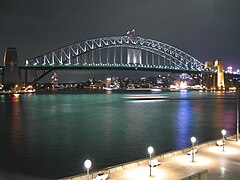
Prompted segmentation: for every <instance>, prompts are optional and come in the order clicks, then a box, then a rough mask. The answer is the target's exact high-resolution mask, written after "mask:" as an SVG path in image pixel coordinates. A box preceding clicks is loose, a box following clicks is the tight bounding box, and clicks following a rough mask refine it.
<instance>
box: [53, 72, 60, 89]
mask: <svg viewBox="0 0 240 180" xmlns="http://www.w3.org/2000/svg"><path fill="white" fill-rule="evenodd" d="M52 87H53V88H58V87H59V84H58V75H57V73H56V72H53V75H52Z"/></svg>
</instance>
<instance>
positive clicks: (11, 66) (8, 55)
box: [3, 48, 20, 86]
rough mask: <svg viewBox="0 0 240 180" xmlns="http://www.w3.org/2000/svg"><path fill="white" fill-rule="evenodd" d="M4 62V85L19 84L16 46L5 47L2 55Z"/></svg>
mask: <svg viewBox="0 0 240 180" xmlns="http://www.w3.org/2000/svg"><path fill="white" fill-rule="evenodd" d="M3 63H4V77H3V83H4V86H13V85H19V81H20V75H19V73H20V71H19V64H18V52H17V49H16V48H7V50H6V51H5V52H4V57H3Z"/></svg>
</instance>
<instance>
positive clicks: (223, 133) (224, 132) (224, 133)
mask: <svg viewBox="0 0 240 180" xmlns="http://www.w3.org/2000/svg"><path fill="white" fill-rule="evenodd" d="M221 133H222V135H223V138H222V142H223V151H224V136H225V135H226V130H225V129H223V130H222V131H221Z"/></svg>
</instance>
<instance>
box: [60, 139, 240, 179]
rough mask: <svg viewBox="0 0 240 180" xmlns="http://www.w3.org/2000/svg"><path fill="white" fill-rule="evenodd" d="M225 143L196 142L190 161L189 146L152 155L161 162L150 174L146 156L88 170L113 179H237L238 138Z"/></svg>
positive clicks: (239, 175) (239, 163)
mask: <svg viewBox="0 0 240 180" xmlns="http://www.w3.org/2000/svg"><path fill="white" fill-rule="evenodd" d="M225 143H226V144H225V146H224V151H223V147H222V146H216V140H214V141H210V142H206V143H202V144H199V145H196V146H195V147H196V148H197V149H198V151H197V153H196V155H195V158H194V162H192V156H191V155H188V154H187V152H188V151H189V150H190V148H186V149H182V150H178V151H173V152H169V153H165V154H160V155H156V156H153V159H158V161H159V162H160V163H161V164H160V165H159V166H156V167H154V168H152V171H151V173H152V176H149V174H150V168H149V166H148V160H149V159H148V158H146V159H142V160H137V161H134V162H129V163H125V164H122V165H119V166H115V167H111V168H106V169H103V170H99V171H94V172H92V173H91V174H90V179H95V177H96V176H97V174H98V173H99V172H104V173H107V174H108V179H114V180H123V179H124V180H133V179H138V180H140V179H156V180H168V179H171V180H175V179H176V180H177V179H184V178H186V179H187V177H189V176H192V175H194V176H196V177H197V179H198V177H200V176H201V178H202V179H207V178H208V179H210V180H219V179H232V180H235V179H239V177H240V170H239V167H240V141H238V142H236V141H235V136H231V137H228V138H227V140H226V141H225ZM64 179H69V180H70V179H72V180H85V179H87V177H86V175H85V174H82V175H79V176H78V175H77V176H72V177H67V178H64ZM189 179H190V178H189ZM192 179H193V177H192Z"/></svg>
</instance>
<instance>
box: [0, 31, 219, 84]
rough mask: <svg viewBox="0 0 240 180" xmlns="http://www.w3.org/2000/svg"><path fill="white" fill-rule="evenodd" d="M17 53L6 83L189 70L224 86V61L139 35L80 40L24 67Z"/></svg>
mask: <svg viewBox="0 0 240 180" xmlns="http://www.w3.org/2000/svg"><path fill="white" fill-rule="evenodd" d="M14 53H15V54H14ZM16 54H17V52H15V50H14V49H11V48H10V50H9V52H8V51H6V52H5V55H4V66H2V67H1V69H2V73H3V74H4V75H3V77H4V79H5V81H4V82H10V81H12V80H11V79H14V78H15V80H14V81H15V82H14V83H16V81H17V82H18V83H19V82H23V81H24V82H25V83H31V84H33V83H36V82H38V81H39V80H40V79H41V78H43V77H44V76H46V75H47V74H49V73H50V72H52V71H53V70H130V71H156V72H172V73H188V74H189V75H191V76H192V77H193V76H195V78H196V79H198V82H199V83H201V84H202V85H207V86H219V87H220V86H224V79H223V78H224V76H223V75H224V69H223V67H222V64H221V63H220V64H219V63H217V65H216V63H215V65H213V64H212V63H211V62H210V63H209V62H208V63H202V62H200V61H199V60H197V59H196V58H194V57H193V56H191V55H190V54H188V53H186V52H184V51H182V50H180V49H178V48H176V47H173V46H171V45H168V44H166V43H163V42H160V41H156V40H152V39H147V38H143V37H137V36H112V37H102V38H96V39H89V40H85V41H80V42H76V43H73V44H70V45H67V46H64V47H61V48H58V49H56V50H53V51H50V52H47V53H45V54H43V55H40V56H37V57H34V58H30V59H27V60H25V64H24V65H23V66H20V65H18V58H17V55H16ZM219 74H220V75H219ZM221 74H222V75H221ZM211 78H213V80H211ZM220 79H221V80H220ZM218 81H221V82H218ZM209 83H210V84H209Z"/></svg>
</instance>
